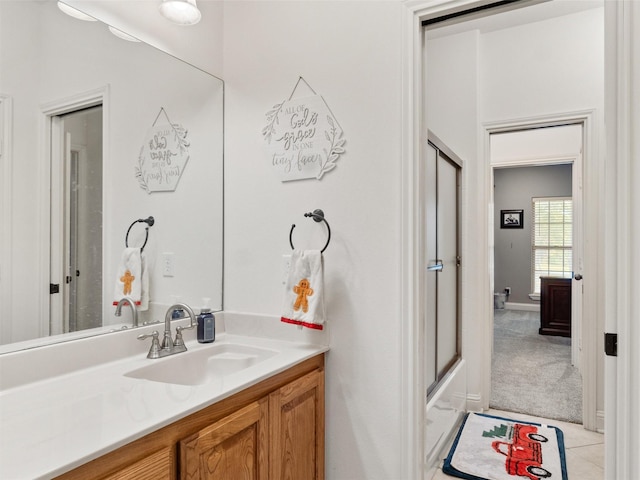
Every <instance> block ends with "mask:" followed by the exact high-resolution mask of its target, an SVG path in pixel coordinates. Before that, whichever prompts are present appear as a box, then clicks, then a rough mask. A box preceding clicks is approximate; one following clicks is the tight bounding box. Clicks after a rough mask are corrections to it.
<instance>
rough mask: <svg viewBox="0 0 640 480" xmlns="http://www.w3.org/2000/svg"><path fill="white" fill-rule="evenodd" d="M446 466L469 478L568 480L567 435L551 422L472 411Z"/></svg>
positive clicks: (491, 479) (489, 479) (455, 442)
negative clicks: (540, 422)
mask: <svg viewBox="0 0 640 480" xmlns="http://www.w3.org/2000/svg"><path fill="white" fill-rule="evenodd" d="M442 470H443V471H444V473H446V474H448V475H452V476H454V477H460V478H466V479H469V480H519V479H523V478H524V479H529V480H542V479H546V478H549V479H552V480H567V466H566V461H565V452H564V435H563V434H562V430H560V429H559V428H557V427H552V426H549V425H540V424H537V423H531V422H521V421H518V420H513V419H509V418H502V417H494V416H492V415H485V414H479V413H469V414H467V416H466V418H465V419H464V421H463V422H462V425H461V427H460V430H459V431H458V434H457V436H456V439H455V441H454V442H453V446H452V447H451V451H450V452H449V455H448V456H447V458H446V459H445V461H444V465H443V467H442Z"/></svg>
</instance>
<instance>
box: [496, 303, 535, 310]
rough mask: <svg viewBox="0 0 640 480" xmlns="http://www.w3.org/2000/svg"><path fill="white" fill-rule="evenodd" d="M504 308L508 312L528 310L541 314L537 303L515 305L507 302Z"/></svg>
mask: <svg viewBox="0 0 640 480" xmlns="http://www.w3.org/2000/svg"><path fill="white" fill-rule="evenodd" d="M504 308H505V309H506V310H526V311H529V312H539V311H540V305H539V304H535V303H515V302H505V304H504Z"/></svg>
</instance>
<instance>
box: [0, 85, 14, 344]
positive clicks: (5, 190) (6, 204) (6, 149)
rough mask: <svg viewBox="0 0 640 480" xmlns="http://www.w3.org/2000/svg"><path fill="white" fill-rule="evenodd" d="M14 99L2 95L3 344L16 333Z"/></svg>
mask: <svg viewBox="0 0 640 480" xmlns="http://www.w3.org/2000/svg"><path fill="white" fill-rule="evenodd" d="M12 125H13V100H12V98H11V97H10V96H9V95H3V94H0V128H1V129H2V131H0V178H2V180H1V183H0V189H1V190H0V225H2V229H0V265H1V266H2V268H1V270H0V285H1V286H2V288H0V305H2V310H3V312H5V314H6V317H5V321H3V322H2V325H1V326H0V345H2V344H5V343H9V342H10V341H12V335H13V328H12V322H13V320H12V319H13V318H14V316H13V311H12V308H13V307H12V293H11V292H12V289H11V281H10V279H11V272H12V259H11V245H12V232H13V223H12V217H13V216H12V213H11V197H12V192H13V189H12V187H11V184H12V182H13V178H12V168H11V161H12V158H11V152H12V145H13V141H12V140H13V129H12Z"/></svg>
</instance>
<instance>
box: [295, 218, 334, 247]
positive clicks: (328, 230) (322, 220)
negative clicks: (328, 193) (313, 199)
mask: <svg viewBox="0 0 640 480" xmlns="http://www.w3.org/2000/svg"><path fill="white" fill-rule="evenodd" d="M304 216H305V217H311V218H313V220H314V221H316V222H318V223H320V222H324V224H325V225H326V226H327V234H328V236H327V243H325V245H324V247H323V248H322V250H320V253H324V251H325V250H326V249H327V247H328V246H329V242H330V241H331V227H330V226H329V223H328V222H327V220H326V219H325V218H324V212H323V211H322V210H320V209H319V208H318V209H316V210H314V211H313V212H309V213H305V214H304ZM294 228H296V224H295V223H294V224H293V225H291V231H290V232H289V245H291V249H292V250H293V249H294V248H295V247H294V246H293V229H294Z"/></svg>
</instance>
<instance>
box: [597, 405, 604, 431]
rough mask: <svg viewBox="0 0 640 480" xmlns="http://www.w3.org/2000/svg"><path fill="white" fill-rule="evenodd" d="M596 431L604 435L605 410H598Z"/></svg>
mask: <svg viewBox="0 0 640 480" xmlns="http://www.w3.org/2000/svg"><path fill="white" fill-rule="evenodd" d="M596 431H597V432H598V433H604V410H596Z"/></svg>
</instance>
